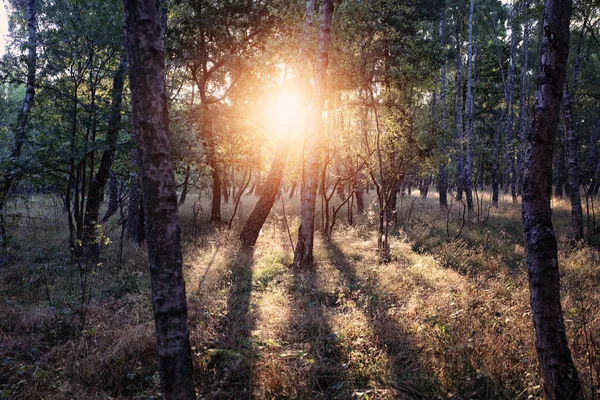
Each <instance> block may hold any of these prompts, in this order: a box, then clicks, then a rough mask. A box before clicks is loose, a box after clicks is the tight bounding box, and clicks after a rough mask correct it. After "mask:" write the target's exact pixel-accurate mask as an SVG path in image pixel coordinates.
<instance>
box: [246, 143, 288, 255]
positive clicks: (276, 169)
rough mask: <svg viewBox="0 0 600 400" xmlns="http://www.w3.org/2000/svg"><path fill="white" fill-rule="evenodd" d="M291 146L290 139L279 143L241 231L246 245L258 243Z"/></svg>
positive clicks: (277, 192) (250, 245)
mask: <svg viewBox="0 0 600 400" xmlns="http://www.w3.org/2000/svg"><path fill="white" fill-rule="evenodd" d="M289 147H290V144H289V141H287V140H285V139H284V140H283V141H282V142H281V143H280V144H279V145H278V148H277V151H276V152H275V156H274V158H273V162H272V163H271V170H270V171H269V175H268V176H267V181H266V182H265V185H264V189H263V191H262V193H261V195H260V198H259V199H258V202H257V203H256V206H254V209H253V210H252V213H251V214H250V216H249V217H248V220H247V221H246V223H245V224H244V228H243V229H242V232H241V233H240V242H242V245H244V246H247V247H252V246H254V245H255V244H256V240H257V239H258V234H259V233H260V230H261V229H262V226H263V224H264V223H265V221H266V220H267V217H268V216H269V213H270V212H271V209H272V208H273V204H275V200H276V199H277V195H278V194H279V193H280V192H279V187H280V186H281V178H282V176H283V170H284V168H285V162H286V160H287V153H288V149H289Z"/></svg>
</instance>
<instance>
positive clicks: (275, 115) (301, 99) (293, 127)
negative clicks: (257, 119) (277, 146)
mask: <svg viewBox="0 0 600 400" xmlns="http://www.w3.org/2000/svg"><path fill="white" fill-rule="evenodd" d="M265 111H266V119H267V120H266V122H267V124H268V129H269V130H270V131H271V134H272V135H276V136H281V137H299V136H301V135H302V134H303V132H304V129H305V124H306V119H307V116H308V101H307V98H306V96H304V95H303V94H302V93H301V92H300V91H299V90H295V89H291V88H282V89H280V90H279V91H278V92H277V93H276V94H274V95H273V97H272V98H271V99H270V101H269V102H268V106H267V110H265Z"/></svg>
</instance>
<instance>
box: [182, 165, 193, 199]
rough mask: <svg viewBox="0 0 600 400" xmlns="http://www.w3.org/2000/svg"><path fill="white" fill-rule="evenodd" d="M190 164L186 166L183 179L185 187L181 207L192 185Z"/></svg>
mask: <svg viewBox="0 0 600 400" xmlns="http://www.w3.org/2000/svg"><path fill="white" fill-rule="evenodd" d="M190 169H191V167H190V164H187V165H186V166H185V177H184V178H183V187H182V189H181V196H179V205H182V204H183V203H185V199H186V197H187V194H188V186H189V184H190Z"/></svg>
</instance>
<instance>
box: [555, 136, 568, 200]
mask: <svg viewBox="0 0 600 400" xmlns="http://www.w3.org/2000/svg"><path fill="white" fill-rule="evenodd" d="M557 134H558V157H556V167H555V168H556V185H555V187H554V197H557V198H559V199H562V197H563V193H564V191H565V190H566V191H567V194H569V193H568V191H569V188H568V187H567V178H568V176H569V175H568V172H567V167H566V163H567V155H566V154H567V149H566V147H567V144H566V138H565V134H564V132H563V131H562V130H561V129H559V130H558V133H557Z"/></svg>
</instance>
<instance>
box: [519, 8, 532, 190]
mask: <svg viewBox="0 0 600 400" xmlns="http://www.w3.org/2000/svg"><path fill="white" fill-rule="evenodd" d="M523 14H524V18H525V28H524V31H523V52H522V59H523V61H522V65H521V89H520V93H519V122H518V125H519V141H520V143H519V153H518V155H517V195H519V196H520V195H521V191H522V188H523V161H524V149H523V147H524V146H525V139H526V137H527V112H526V110H525V107H526V103H527V68H528V64H529V63H528V61H529V25H530V24H529V1H527V0H526V1H525V3H524V4H523Z"/></svg>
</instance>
